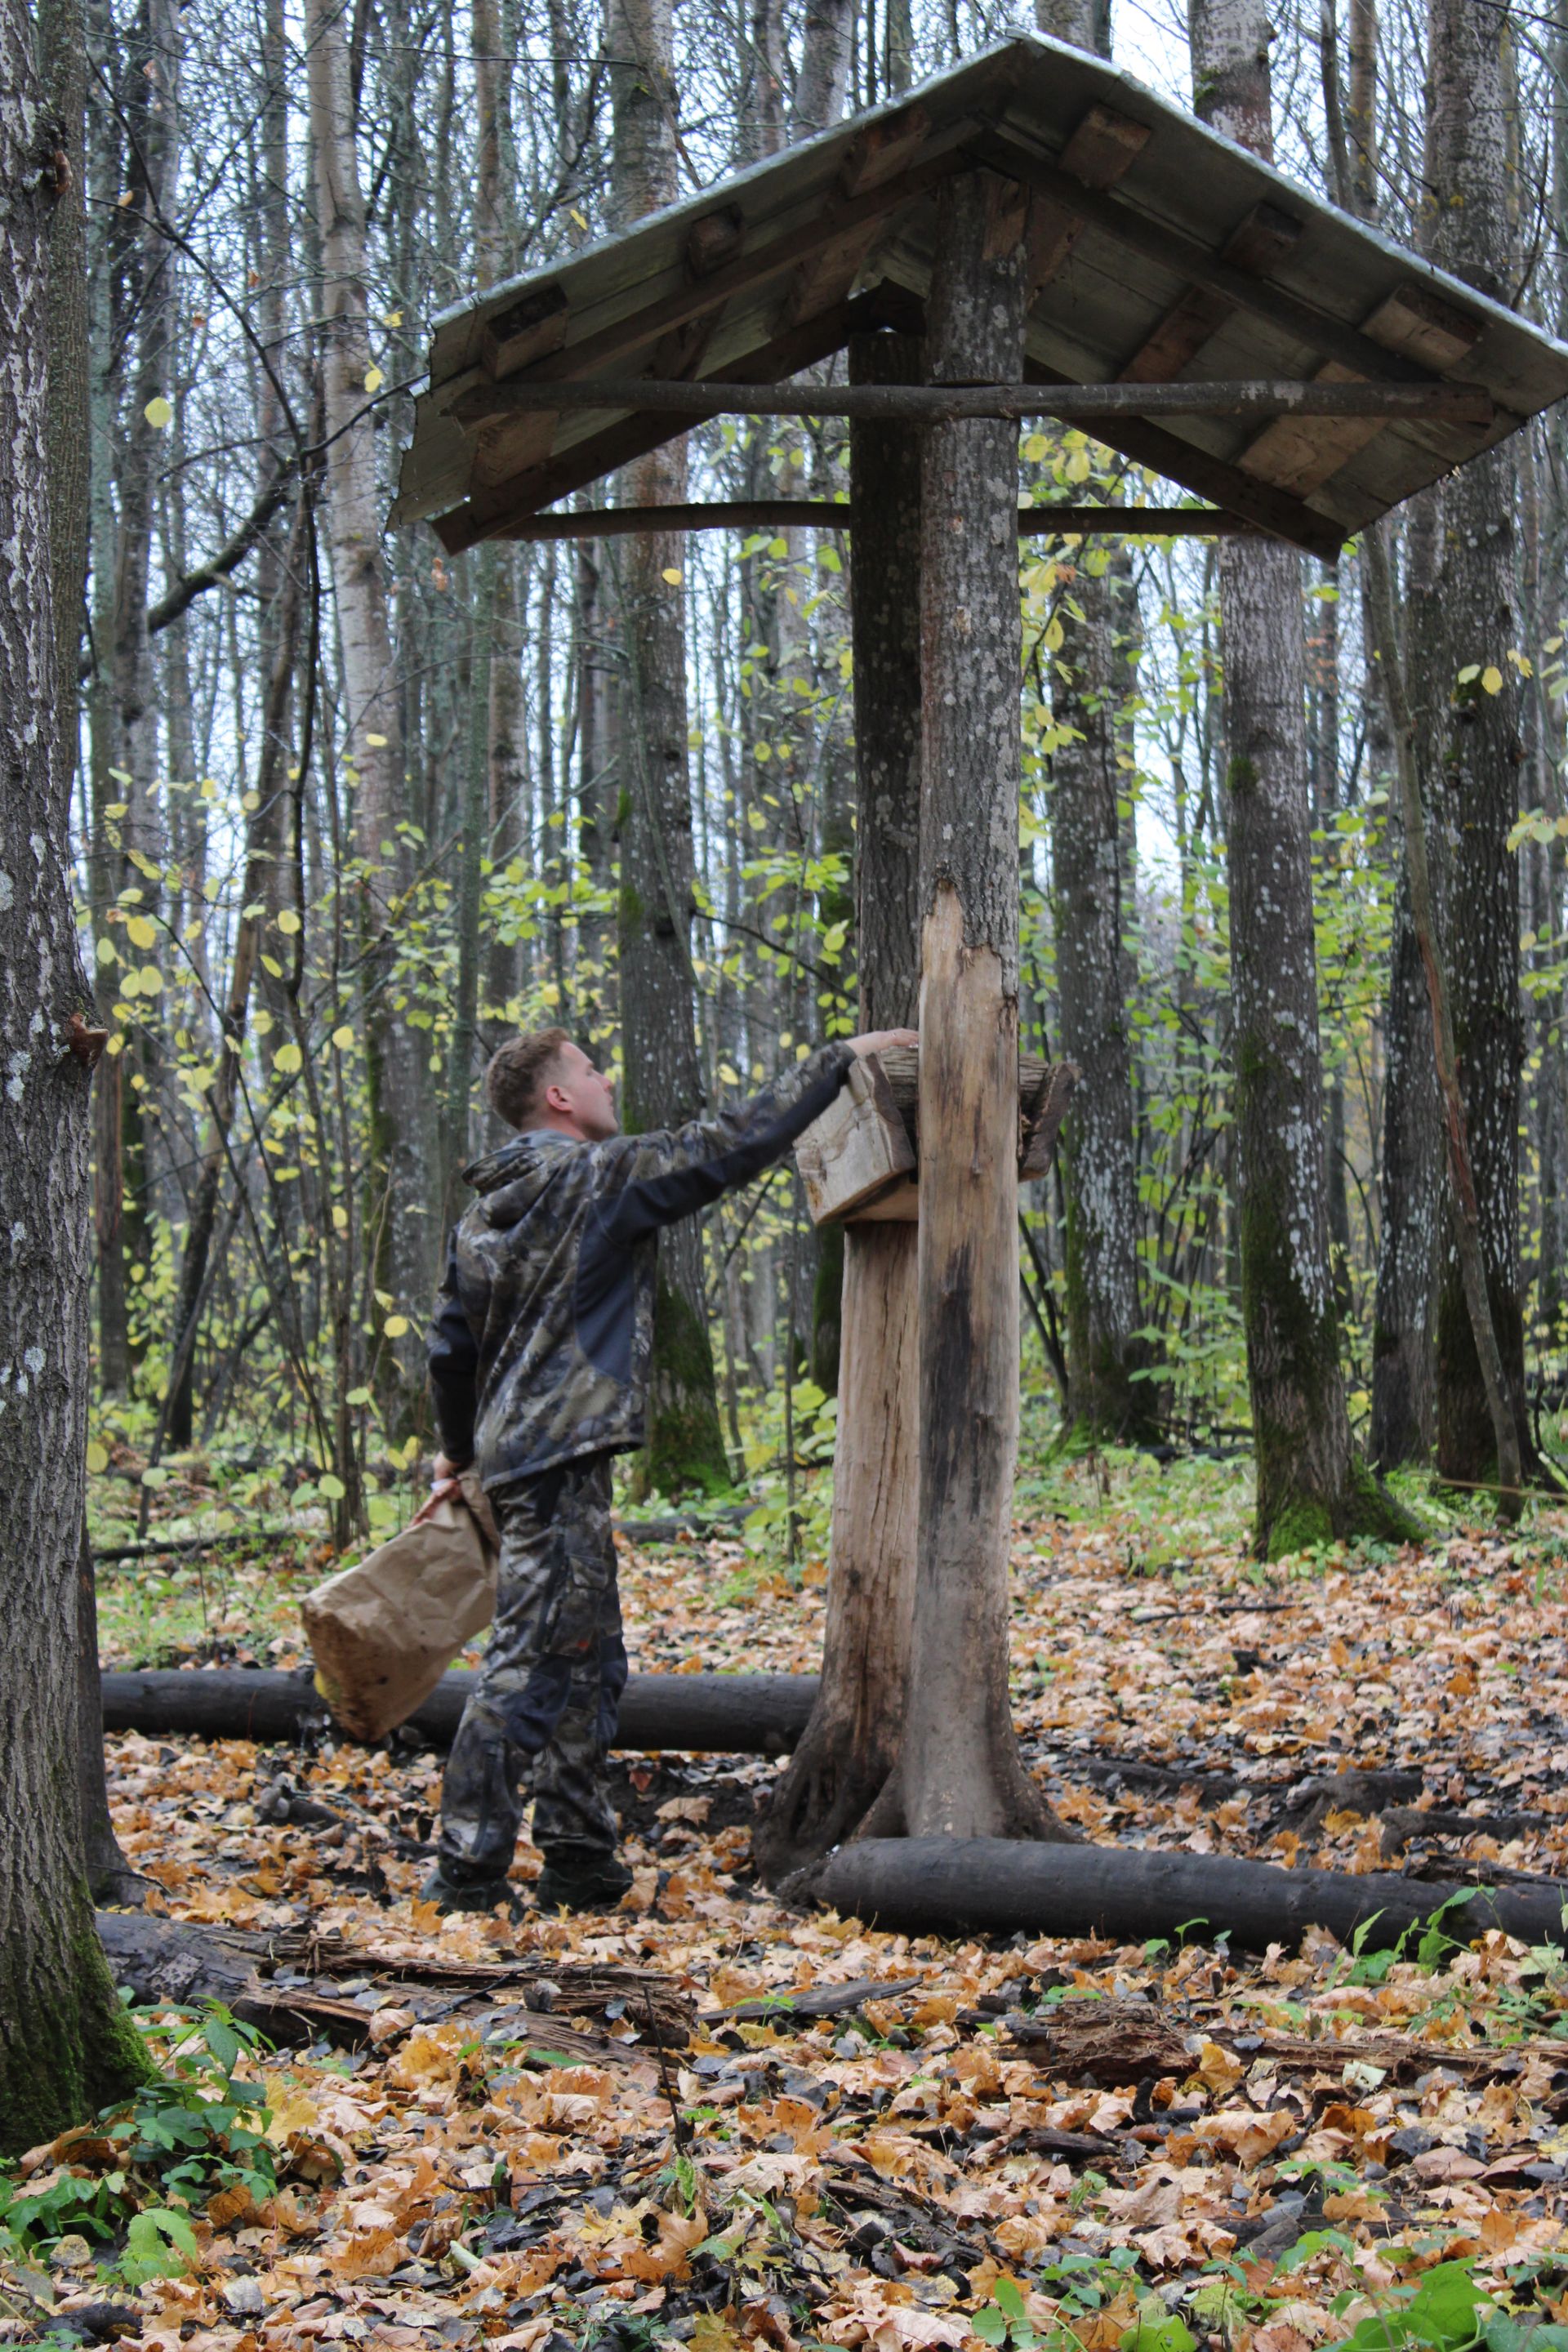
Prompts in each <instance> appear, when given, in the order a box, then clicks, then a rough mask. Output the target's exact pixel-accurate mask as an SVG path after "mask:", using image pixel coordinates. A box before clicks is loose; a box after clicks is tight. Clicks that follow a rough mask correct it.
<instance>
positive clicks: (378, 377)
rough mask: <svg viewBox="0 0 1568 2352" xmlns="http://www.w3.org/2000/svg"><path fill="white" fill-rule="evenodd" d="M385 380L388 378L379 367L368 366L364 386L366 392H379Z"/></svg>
mask: <svg viewBox="0 0 1568 2352" xmlns="http://www.w3.org/2000/svg"><path fill="white" fill-rule="evenodd" d="M385 382H386V378H385V377H384V375H383V374H382V372H381V370H380V369H379V368H378V367H367V368H366V370H365V372H364V388H365V390H366V392H379V391H380V390H381V387H382V385H383V384H384V383H385Z"/></svg>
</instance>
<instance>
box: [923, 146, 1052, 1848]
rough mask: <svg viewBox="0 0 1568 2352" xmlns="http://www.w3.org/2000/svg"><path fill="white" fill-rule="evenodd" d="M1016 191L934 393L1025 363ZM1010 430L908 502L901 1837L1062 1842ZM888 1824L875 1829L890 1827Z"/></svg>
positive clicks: (953, 321) (934, 453) (935, 349)
mask: <svg viewBox="0 0 1568 2352" xmlns="http://www.w3.org/2000/svg"><path fill="white" fill-rule="evenodd" d="M1026 222H1027V202H1026V197H1025V195H1024V193H1023V191H1022V190H1021V189H1020V188H1018V187H1017V186H1016V184H1014V183H1013V182H1011V181H1008V180H1003V179H999V178H996V177H994V175H992V174H991V173H966V174H964V175H963V176H962V177H960V178H958V179H955V180H953V181H951V182H949V183H948V184H946V185H945V186H944V187H943V188H942V191H941V193H940V195H939V198H938V205H937V247H936V255H935V262H934V267H933V271H932V278H931V296H930V299H929V302H928V304H927V310H926V360H927V364H928V367H929V369H930V372H931V378H932V381H933V382H936V383H984V382H1001V383H1014V382H1016V381H1017V380H1018V379H1019V378H1020V377H1021V376H1022V374H1023V362H1024V316H1025V309H1026V299H1027V284H1026V262H1025V249H1024V237H1025V231H1026ZM1017 439H1018V436H1017V433H1016V428H1015V427H1014V425H1011V424H1008V423H1003V422H991V421H984V422H982V421H975V420H966V421H964V422H963V423H959V424H952V425H934V426H933V427H932V428H931V430H930V431H929V432H928V434H927V436H926V447H925V467H924V479H923V499H922V515H921V582H922V587H921V675H922V698H921V730H922V739H923V751H922V774H921V874H920V896H921V1018H920V1029H921V1069H920V1147H919V1148H920V1223H919V1225H918V1228H917V1230H918V1232H919V1234H920V1308H919V1324H920V1365H921V1380H920V1432H921V1437H920V1465H921V1494H920V1533H919V1539H918V1545H917V1560H916V1579H915V1603H914V1622H913V1636H912V1650H911V1660H910V1694H909V1703H908V1706H907V1708H906V1712H905V1722H904V1737H903V1755H902V1765H901V1769H900V1796H901V1808H900V1810H901V1812H902V1824H901V1825H902V1827H903V1829H904V1830H905V1831H906V1832H907V1833H908V1834H910V1836H915V1837H919V1836H931V1835H941V1836H948V1837H1029V1836H1035V1837H1038V1836H1042V1835H1045V1836H1049V1835H1051V1834H1052V1833H1053V1832H1054V1833H1055V1834H1057V1835H1058V1836H1059V1835H1061V1834H1063V1832H1062V1831H1061V1829H1060V1827H1059V1825H1058V1824H1057V1823H1056V1822H1055V1820H1054V1816H1053V1815H1052V1814H1051V1813H1050V1811H1049V1809H1048V1808H1047V1805H1046V1803H1045V1801H1044V1800H1043V1799H1042V1798H1041V1796H1040V1794H1039V1792H1038V1790H1037V1788H1036V1786H1035V1784H1034V1782H1033V1780H1031V1779H1030V1778H1029V1776H1028V1774H1027V1773H1026V1770H1025V1769H1024V1766H1023V1761H1022V1759H1021V1758H1020V1757H1019V1754H1018V1749H1017V1742H1016V1737H1015V1734H1014V1730H1013V1721H1012V1715H1011V1712H1010V1709H1009V1706H1008V1700H1007V1651H1008V1643H1007V1560H1008V1549H1009V1539H1010V1536H1011V1532H1012V1506H1013V1477H1014V1470H1015V1466H1016V1459H1017V1444H1018V1216H1017V1210H1018V1179H1017V1138H1018V793H1019V784H1020V777H1021V769H1022V754H1021V747H1020V741H1019V716H1018V700H1019V671H1020V667H1021V661H1022V645H1021V624H1020V617H1019V604H1018V531H1017V503H1018V487H1017V485H1018V456H1017ZM877 1826H881V1823H880V1822H878V1824H877Z"/></svg>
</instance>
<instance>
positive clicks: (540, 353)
mask: <svg viewBox="0 0 1568 2352" xmlns="http://www.w3.org/2000/svg"><path fill="white" fill-rule="evenodd" d="M570 317H571V310H570V307H569V305H568V303H567V299H566V297H565V295H564V294H563V291H562V289H561V288H560V287H559V286H557V285H554V284H553V283H552V284H551V285H549V286H536V287H534V288H532V289H531V291H530V292H528V293H527V294H523V295H521V296H520V297H519V298H518V299H517V300H516V301H515V302H513V303H510V305H509V306H508V307H507V309H506V310H497V311H496V312H495V313H494V314H493V315H492V316H491V317H490V318H489V319H487V320H485V323H484V327H483V329H482V331H481V332H480V335H479V359H480V362H481V364H482V366H483V367H484V370H485V373H487V374H488V375H489V376H490V377H492V378H494V377H499V376H504V375H509V374H510V373H511V372H512V370H513V369H514V368H521V367H527V366H528V365H529V363H530V362H531V361H533V360H539V359H543V358H544V357H545V356H546V355H547V354H548V353H549V352H558V351H559V350H560V349H561V346H562V345H563V343H564V341H566V326H567V321H568V320H569V319H570Z"/></svg>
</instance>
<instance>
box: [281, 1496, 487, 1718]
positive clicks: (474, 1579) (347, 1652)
mask: <svg viewBox="0 0 1568 2352" xmlns="http://www.w3.org/2000/svg"><path fill="white" fill-rule="evenodd" d="M462 1484H463V1493H462V1500H461V1501H460V1502H451V1501H445V1500H444V1501H442V1502H439V1503H437V1506H436V1507H435V1509H434V1510H433V1511H432V1512H431V1514H430V1517H428V1518H427V1519H426V1520H424V1521H422V1522H421V1524H420V1525H419V1526H418V1527H408V1528H404V1529H403V1532H402V1533H401V1535H395V1536H394V1537H393V1538H392V1539H391V1541H390V1542H389V1543H384V1544H383V1545H381V1546H380V1548H379V1549H377V1550H375V1551H373V1552H371V1553H370V1554H369V1555H368V1557H367V1558H365V1559H362V1560H360V1561H359V1562H358V1563H357V1565H356V1566H355V1567H353V1568H345V1569H342V1570H339V1572H338V1574H337V1575H336V1576H330V1577H329V1578H328V1579H327V1581H326V1582H325V1584H319V1585H318V1586H317V1587H316V1590H315V1591H314V1592H311V1593H308V1594H307V1595H306V1597H305V1599H304V1600H303V1601H301V1603H300V1615H301V1617H302V1618H303V1619H304V1621H305V1632H306V1634H307V1636H308V1637H309V1640H310V1649H311V1653H312V1654H313V1655H314V1658H315V1661H316V1688H317V1689H318V1690H319V1691H320V1692H321V1696H322V1697H323V1698H324V1699H325V1700H326V1702H327V1705H328V1706H330V1707H331V1711H332V1715H333V1717H334V1718H335V1719H336V1721H337V1722H339V1723H340V1724H341V1725H342V1727H343V1729H344V1730H345V1731H346V1732H348V1733H350V1734H351V1736H352V1737H353V1738H355V1739H383V1738H385V1736H386V1734H387V1733H388V1732H389V1731H391V1730H393V1729H395V1727H396V1726H397V1725H398V1724H400V1723H405V1722H406V1721H407V1719H408V1717H410V1716H411V1715H413V1714H414V1713H415V1712H416V1709H417V1708H419V1707H421V1706H423V1705H424V1703H425V1701H426V1699H427V1698H428V1697H429V1696H430V1694H431V1692H432V1691H433V1690H434V1689H435V1687H436V1685H437V1683H438V1682H439V1681H440V1679H441V1677H442V1675H444V1674H445V1673H446V1671H447V1667H448V1666H449V1665H450V1664H451V1663H452V1660H453V1659H454V1658H455V1657H456V1656H457V1654H458V1651H459V1650H460V1649H461V1648H462V1646H463V1644H464V1643H465V1642H469V1641H471V1640H472V1639H473V1637H474V1635H475V1634H476V1633H479V1632H480V1631H481V1630H482V1628H483V1627H484V1626H486V1625H488V1624H489V1622H490V1619H491V1617H492V1616H493V1615H494V1614H495V1602H496V1560H497V1555H498V1552H499V1550H500V1537H499V1535H498V1533H497V1529H496V1523H495V1520H494V1518H493V1517H491V1514H490V1507H489V1503H487V1502H486V1500H485V1496H484V1489H483V1488H482V1487H481V1486H480V1485H479V1480H478V1478H477V1477H475V1475H474V1474H473V1473H472V1471H466V1472H465V1473H464V1475H463V1482H462Z"/></svg>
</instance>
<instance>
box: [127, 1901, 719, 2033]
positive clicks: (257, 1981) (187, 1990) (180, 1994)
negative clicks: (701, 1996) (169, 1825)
mask: <svg viewBox="0 0 1568 2352" xmlns="http://www.w3.org/2000/svg"><path fill="white" fill-rule="evenodd" d="M97 1926H98V1935H99V1941H100V1943H101V1945H102V1946H103V1949H104V1954H105V1957H106V1958H107V1959H108V1961H109V1967H110V1975H111V1976H112V1977H113V1978H114V1980H115V1982H116V1984H119V1985H122V1986H123V1987H125V1988H126V1990H129V1991H130V1992H132V1993H133V1994H134V1995H135V1997H136V1999H137V2000H142V2001H149V2002H152V2001H162V2000H166V2001H173V2002H175V2003H178V2004H180V2005H182V2006H186V2007H192V2006H197V2005H199V2004H200V2003H202V2002H204V2001H221V2002H222V2003H223V2005H224V2007H225V2008H226V2009H231V2010H232V2011H234V2013H235V2015H236V2016H237V2017H238V2018H240V2019H242V2020H243V2021H245V2022H246V2023H247V2024H249V2025H258V2026H259V2027H261V2029H262V2030H263V2032H266V2033H268V2035H270V2036H271V2038H272V2039H273V2040H274V2041H278V2042H289V2043H298V2042H310V2041H314V2040H315V2039H316V2038H317V2037H318V2036H321V2037H324V2038H325V2039H327V2040H328V2041H331V2042H344V2043H347V2044H349V2045H350V2046H353V2047H357V2046H359V2045H361V2044H363V2042H366V2041H368V2040H370V2039H371V2038H372V2037H371V2027H372V2023H373V2021H374V2017H375V2016H376V2014H377V2012H378V2011H380V2010H384V2009H393V2010H395V2011H398V2012H399V2014H400V2015H401V2016H402V2018H403V2019H404V2021H405V2025H404V2030H405V2031H406V2030H408V2028H409V2027H411V2026H413V2025H417V2024H425V2023H429V2022H432V2021H436V2020H438V2019H440V2018H444V2017H448V2016H453V2015H462V2016H465V2017H468V2016H471V2017H472V2018H473V2019H474V2021H475V2030H476V2032H479V2031H480V2030H482V2029H483V2028H484V2027H486V2026H487V2025H489V2026H492V2027H493V2026H495V2025H497V2024H500V2023H502V2022H507V2021H513V2013H514V2012H525V2013H524V2014H519V2015H517V2016H516V2017H515V2024H516V2038H518V2039H519V2040H526V2041H527V2042H530V2043H531V2044H532V2045H533V2046H535V2047H537V2048H539V2049H545V2050H553V2051H555V2052H556V2053H558V2054H560V2055H562V2056H565V2057H571V2058H582V2059H594V2060H598V2061H601V2062H603V2061H605V2060H608V2061H610V2062H612V2063H621V2062H623V2061H626V2060H628V2059H633V2060H635V2059H640V2058H644V2057H646V2056H647V2049H646V2046H645V2045H644V2044H643V2043H642V2042H641V2041H640V2039H639V2041H638V2042H635V2043H628V2042H625V2041H622V2040H619V2039H616V2038H613V2037H610V2036H607V2035H605V2034H602V2033H588V2032H584V2031H583V2030H582V2028H581V2027H580V2026H579V2025H574V2024H573V2023H572V2022H571V2021H572V2020H573V2019H574V2018H583V2017H598V2018H603V2019H605V2021H611V2020H615V2019H618V2018H623V2017H624V2018H625V2020H626V2024H627V2025H628V2026H630V2027H631V2028H632V2029H633V2030H634V2031H638V2032H639V2033H640V2031H641V2030H644V2029H646V2028H647V2026H648V2025H649V2024H650V2023H651V2026H652V2028H653V2031H654V2032H655V2033H656V2035H657V2036H658V2039H659V2040H661V2041H663V2042H667V2043H670V2044H673V2045H676V2046H678V2047H680V2048H684V2047H685V2045H686V2043H687V2042H688V2041H689V2039H690V2032H691V2018H692V2005H691V2002H690V2000H689V1999H688V1998H687V1997H686V1996H685V1995H684V1994H683V1993H682V1992H681V1991H680V1990H679V1987H678V1985H677V1983H676V1981H675V1979H673V1978H672V1977H669V1976H666V1975H660V1974H658V1973H656V1972H651V1971H649V1970H647V1969H630V1968H623V1967H620V1966H617V1965H616V1964H614V1963H610V1962H590V1963H588V1964H587V1965H584V1964H582V1963H579V1962H574V1961H570V1960H563V1959H561V1958H558V1957H557V1956H556V1955H554V1954H546V1955H543V1956H530V1957H528V1958H523V1959H521V1960H511V1961H500V1962H492V1963H489V1964H486V1963H483V1962H480V1963H478V1964H475V1963H471V1962H461V1961H459V1962H458V1963H456V1964H453V1963H451V1962H447V1961H442V1960H437V1959H432V1958H429V1957H428V1956H426V1955H425V1954H421V1953H415V1954H413V1955H410V1954H406V1953H403V1952H400V1951H397V1950H394V1949H389V1948H383V1947H379V1946H375V1945H356V1944H353V1943H349V1942H347V1941H346V1940H344V1939H343V1938H342V1937H333V1936H317V1935H314V1934H310V1933H306V1934H299V1933H295V1932H292V1931H289V1932H285V1933H283V1934H281V1935H278V1934H266V1933H259V1932H257V1931H254V1930H248V1929H246V1928H241V1927H216V1928H215V1927H199V1926H196V1925H195V1924H194V1923H193V1922H191V1921H188V1920H180V1919H161V1918H157V1917H154V1916H151V1915H149V1914H148V1913H145V1912H123V1911H100V1912H99V1913H98V1914H97ZM367 1978H369V1979H371V1985H370V1987H368V1988H367V1986H366V1979H367ZM355 1988H357V1989H358V1990H359V1992H360V1993H361V1994H363V1995H365V1998H362V1999H354V1998H351V1997H349V1996H350V1993H351V1991H352V1990H353V1989H355Z"/></svg>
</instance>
